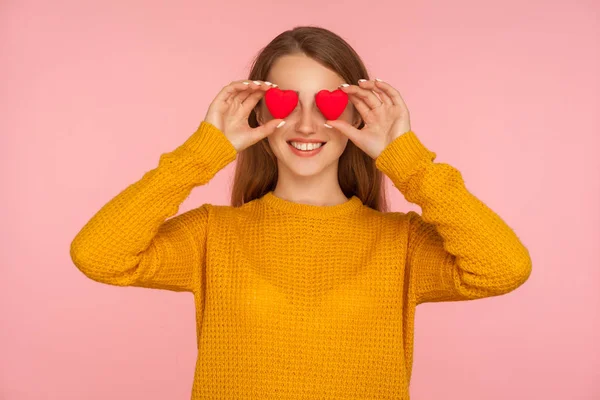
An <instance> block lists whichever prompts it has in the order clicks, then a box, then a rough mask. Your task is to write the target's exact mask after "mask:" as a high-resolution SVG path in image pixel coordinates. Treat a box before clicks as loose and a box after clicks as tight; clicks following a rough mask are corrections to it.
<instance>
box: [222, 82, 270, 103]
mask: <svg viewBox="0 0 600 400" xmlns="http://www.w3.org/2000/svg"><path fill="white" fill-rule="evenodd" d="M247 82H248V85H247V86H248V90H245V91H240V92H238V93H236V94H235V95H233V96H235V97H233V96H232V97H231V101H232V102H234V101H237V102H239V103H240V104H241V103H243V102H244V100H246V98H247V97H248V96H250V95H251V94H253V93H255V92H256V91H263V92H266V91H267V90H269V89H270V88H271V87H272V85H273V84H272V83H271V82H263V81H247Z"/></svg>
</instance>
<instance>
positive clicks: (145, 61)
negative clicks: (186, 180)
mask: <svg viewBox="0 0 600 400" xmlns="http://www.w3.org/2000/svg"><path fill="white" fill-rule="evenodd" d="M83 3H84V2H82V1H75V0H71V1H57V2H41V1H40V2H33V1H10V0H8V1H3V2H2V4H1V5H0V40H1V41H0V57H1V62H0V73H1V75H0V76H1V85H2V86H1V88H0V96H1V97H0V110H1V111H0V113H1V117H0V132H1V136H0V140H1V142H0V148H1V153H0V162H1V169H0V171H1V179H2V181H1V188H2V189H1V190H2V196H1V200H0V201H1V204H0V213H1V215H0V217H1V218H2V221H3V229H2V231H1V235H2V237H1V240H2V253H1V256H0V257H1V258H0V262H1V265H0V266H1V269H2V271H1V272H2V275H1V276H2V278H1V280H0V286H1V287H0V307H1V308H0V399H7V400H21V399H61V400H68V399H90V400H95V399H108V398H110V399H140V398H145V399H166V398H168V399H189V397H190V392H191V386H192V379H193V372H194V364H195V360H196V347H195V333H196V331H195V327H194V323H195V321H194V312H193V299H192V296H191V295H188V294H179V293H172V292H167V291H158V290H144V289H139V288H118V287H111V286H108V285H101V284H98V283H96V282H94V281H91V280H89V279H88V278H86V277H85V276H84V275H83V274H82V273H80V272H79V271H78V270H77V269H76V267H75V266H74V265H73V264H72V261H71V259H70V257H69V245H70V243H71V240H72V239H73V238H74V236H75V235H76V234H77V232H78V231H79V229H81V227H82V226H83V225H84V224H85V223H86V222H87V220H88V219H89V218H91V217H92V215H93V214H94V213H95V212H96V211H97V210H98V209H99V208H100V207H101V206H102V205H103V204H104V203H106V202H107V201H109V200H110V199H111V198H112V197H113V196H115V195H116V194H117V193H118V192H120V191H121V190H122V189H124V188H125V187H126V186H127V185H129V184H130V183H133V182H135V181H137V180H138V179H140V178H141V176H142V175H143V173H144V172H146V171H148V170H150V169H152V168H154V167H155V166H156V164H157V162H158V158H159V156H160V154H162V153H164V152H167V151H170V150H172V149H174V148H175V147H176V146H178V145H179V144H181V143H182V142H183V141H184V140H185V139H186V138H187V137H188V136H189V135H190V134H191V133H192V132H193V130H194V129H195V128H196V127H197V125H198V124H199V122H200V121H201V119H202V118H203V117H204V113H205V112H206V108H207V106H208V105H209V104H210V101H211V100H212V98H213V97H214V95H216V93H217V92H218V90H219V89H220V88H221V87H222V86H223V85H225V84H227V83H229V82H230V81H231V80H234V79H242V78H245V77H246V74H247V71H248V67H249V64H250V60H251V58H252V57H253V56H254V54H255V53H256V52H257V51H258V50H259V49H260V48H261V47H262V46H264V45H266V44H267V43H268V42H269V41H270V40H271V39H272V38H273V37H275V36H276V35H277V34H278V33H280V32H281V31H283V30H286V29H289V28H291V27H293V26H296V25H305V24H315V25H321V26H324V27H326V28H329V29H331V30H333V31H334V32H337V33H339V34H340V35H342V36H343V37H345V38H346V39H347V40H348V41H349V42H350V44H351V45H352V46H354V47H355V49H356V50H357V51H358V52H359V54H361V55H362V57H363V58H364V60H365V62H366V63H367V67H368V68H369V69H370V71H371V73H372V76H373V77H381V78H382V79H384V80H387V81H389V82H390V83H392V84H393V85H394V86H395V87H397V88H398V89H399V90H400V92H401V93H402V95H403V97H404V99H405V101H406V102H407V104H408V107H409V109H410V111H411V121H412V125H413V129H414V130H415V132H416V133H417V134H418V135H419V137H420V138H421V140H422V141H423V142H424V143H425V144H426V145H427V146H428V147H429V148H430V149H432V150H434V151H435V152H436V153H437V154H438V158H437V161H438V162H447V163H450V164H451V165H453V166H455V167H457V168H458V169H459V170H460V171H461V172H462V174H463V177H464V179H465V182H466V184H467V187H468V188H469V189H470V190H471V191H472V192H473V193H474V194H475V195H477V196H478V197H479V198H480V199H481V200H483V201H484V202H485V203H486V204H488V205H489V206H490V207H491V208H492V209H494V210H495V211H496V212H497V213H499V214H500V215H501V216H502V217H503V218H504V219H505V221H506V222H507V223H508V224H509V225H511V226H512V227H513V228H514V229H515V231H516V232H517V234H518V235H519V236H520V237H521V238H522V240H523V241H524V243H525V244H526V245H527V247H528V248H529V250H530V252H531V255H532V259H533V274H532V276H531V278H530V279H529V281H528V282H526V283H525V285H524V286H522V287H521V288H520V289H518V290H517V291H515V292H513V293H510V294H508V295H506V296H502V297H498V298H489V299H483V300H479V301H473V302H463V303H442V304H426V305H422V306H420V307H419V310H418V313H417V321H416V333H415V335H416V336H415V340H416V342H415V362H414V373H413V380H412V386H411V393H412V397H413V398H414V399H418V400H429V399H431V400H433V399H436V400H437V399H461V400H465V399H477V400H479V399H509V398H510V399H547V400H550V399H561V400H562V399H570V400H575V399H577V400H583V399H588V400H591V399H599V398H600V344H599V341H598V336H599V331H600V329H599V327H600V312H599V306H600V250H599V246H600V163H599V158H598V149H599V144H600V143H599V133H600V129H599V128H600V124H599V110H600V99H599V97H600V82H599V71H600V57H599V53H600V44H599V38H600V26H599V15H598V14H599V11H600V3H598V2H597V1H595V0H589V1H567V0H563V1H522V0H519V1H515V0H505V1H501V2H491V1H478V0H458V1H456V0H455V1H451V2H450V1H442V0H440V1H419V2H401V1H398V0H393V1H389V2H381V1H376V2H366V3H365V2H364V1H346V2H344V3H340V2H338V3H336V2H330V3H329V4H328V3H327V2H323V1H305V0H303V1H302V2H300V1H298V2H294V3H292V2H286V4H285V5H273V3H272V2H271V1H248V2H241V1H239V2H236V3H235V4H234V3H233V2H230V1H229V2H227V1H219V2H208V1H201V2H200V1H198V2H191V1H190V2H183V1H179V2H174V1H170V2H167V1H163V2H159V1H141V0H140V1H127V2H121V1H116V0H112V1H102V2H99V1H97V2H95V4H94V5H91V4H88V5H85V4H83ZM209 3H214V4H209ZM325 5H326V6H325ZM233 167H234V164H231V165H229V166H228V167H226V168H225V169H224V170H223V171H221V172H219V174H217V176H216V177H215V178H214V179H213V180H212V181H211V182H210V183H209V184H208V185H206V186H203V187H198V188H196V189H195V190H194V191H193V193H192V195H191V196H190V197H189V198H188V199H187V200H186V201H185V202H184V203H183V204H182V207H181V208H180V212H183V211H187V210H189V209H190V208H192V207H196V206H199V205H200V204H201V203H202V202H210V203H213V204H227V201H228V198H229V197H228V196H229V191H230V182H231V177H232V173H233ZM389 188H390V193H391V200H392V204H393V210H394V211H407V210H410V209H417V210H418V208H417V207H416V206H414V205H412V204H408V203H406V201H405V200H404V198H403V196H402V195H401V194H400V193H398V192H396V191H395V189H394V188H393V187H392V186H389Z"/></svg>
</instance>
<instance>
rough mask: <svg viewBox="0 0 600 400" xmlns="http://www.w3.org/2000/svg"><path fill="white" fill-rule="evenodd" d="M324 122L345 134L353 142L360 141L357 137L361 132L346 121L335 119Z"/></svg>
mask: <svg viewBox="0 0 600 400" xmlns="http://www.w3.org/2000/svg"><path fill="white" fill-rule="evenodd" d="M326 124H327V125H329V126H331V127H333V128H335V129H337V130H339V131H340V132H341V133H342V134H344V135H345V136H347V137H348V138H349V139H350V140H352V141H353V142H355V143H359V142H360V137H359V135H360V133H361V132H360V130H359V129H356V128H355V127H354V126H352V125H351V124H349V123H347V122H346V121H343V120H340V119H336V120H333V121H327V122H326ZM357 140H358V142H357Z"/></svg>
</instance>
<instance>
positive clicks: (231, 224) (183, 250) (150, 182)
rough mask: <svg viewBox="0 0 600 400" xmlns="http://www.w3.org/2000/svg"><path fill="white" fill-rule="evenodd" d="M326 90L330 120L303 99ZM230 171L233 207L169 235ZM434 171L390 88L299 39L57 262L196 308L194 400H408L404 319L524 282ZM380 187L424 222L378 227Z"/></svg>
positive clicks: (507, 251) (264, 59) (515, 260)
mask: <svg viewBox="0 0 600 400" xmlns="http://www.w3.org/2000/svg"><path fill="white" fill-rule="evenodd" d="M273 87H278V88H279V89H281V90H293V91H296V92H297V93H298V96H299V97H298V103H297V106H296V108H295V109H293V111H291V113H290V114H289V115H288V116H286V117H285V118H283V119H282V118H274V117H273V116H272V115H271V114H270V111H269V110H270V109H269V108H268V107H267V105H266V104H265V102H264V101H262V100H264V96H265V93H266V91H267V90H269V89H271V88H273ZM337 88H340V90H342V91H343V92H345V93H346V94H347V95H348V99H349V102H348V104H347V107H346V108H345V109H344V110H343V113H342V114H341V115H340V117H339V118H337V119H335V120H327V119H326V118H325V117H324V115H323V114H322V113H321V110H320V109H319V107H317V106H316V105H315V95H316V94H317V93H318V92H319V91H321V90H323V89H327V90H328V91H332V90H335V89H337ZM306 141H313V142H318V143H324V144H323V145H321V146H320V147H319V148H317V149H313V150H307V149H310V148H305V150H302V149H303V144H302V143H301V142H306ZM296 147H298V148H299V149H297V148H296ZM236 158H237V169H236V173H235V182H234V186H233V191H232V205H231V206H216V205H211V204H207V203H205V204H202V205H201V206H200V207H198V208H195V209H192V210H191V211H188V212H185V213H183V214H181V215H179V216H176V217H174V218H170V219H168V220H167V218H169V217H172V216H173V215H175V214H176V213H177V211H178V208H179V206H180V204H181V203H182V202H183V201H184V200H185V199H186V197H187V196H188V195H189V194H190V192H191V190H192V189H193V188H194V187H195V186H198V185H204V184H206V183H207V182H209V180H210V179H211V178H212V177H213V176H214V175H215V174H216V173H217V172H218V171H219V170H221V169H222V168H223V167H225V166H226V165H227V164H229V163H230V162H232V161H233V160H234V159H236ZM434 159H435V153H433V152H432V151H430V150H428V149H427V148H426V147H425V146H424V145H423V144H422V143H421V142H420V141H419V139H418V138H417V136H416V134H415V133H414V132H413V131H412V130H411V126H410V121H409V113H408V109H407V107H406V105H405V103H404V101H403V100H402V97H401V96H400V93H399V92H398V91H397V90H396V89H395V88H394V87H392V86H391V85H389V84H388V83H386V82H383V81H381V80H371V79H369V78H368V74H367V71H366V69H365V67H364V65H363V63H362V61H361V60H360V58H359V57H358V56H357V55H356V53H355V52H354V51H353V50H352V48H351V47H350V46H349V45H348V44H347V43H346V42H345V41H344V40H343V39H341V38H340V37H339V36H337V35H335V34H334V33H332V32H330V31H328V30H325V29H322V28H317V27H298V28H295V29H293V30H290V31H286V32H284V33H282V34H281V35H279V36H278V37H276V38H275V39H274V40H273V41H272V42H271V43H270V44H269V45H268V46H266V47H265V48H264V49H263V50H262V51H261V52H260V54H259V55H258V56H257V59H256V60H255V62H254V65H253V68H252V71H251V73H250V76H249V80H248V81H235V82H232V83H230V84H229V85H226V86H225V87H224V88H223V89H222V90H221V92H220V93H219V94H218V95H217V96H216V98H215V99H214V101H213V102H212V103H211V105H210V106H209V109H208V111H207V113H206V116H205V119H204V121H203V122H202V123H201V124H200V126H199V128H198V130H197V131H196V132H195V133H194V134H192V135H191V136H190V137H189V139H188V140H186V141H185V143H183V144H182V145H181V146H179V147H178V148H177V149H175V150H173V151H171V152H169V153H164V154H162V155H161V157H160V161H159V163H158V166H157V167H156V168H155V169H153V170H151V171H149V172H147V173H146V174H145V175H144V176H143V177H142V178H141V179H140V180H139V181H138V182H136V183H134V184H132V185H130V186H129V187H127V188H126V189H125V190H124V191H122V192H121V193H120V194H119V195H118V196H116V197H115V198H114V199H112V200H111V201H110V202H108V203H107V204H106V205H105V206H104V207H102V209H101V210H99V211H98V212H97V214H96V215H95V216H94V217H93V218H92V219H91V220H90V221H89V222H88V223H87V224H86V225H85V227H83V229H82V230H81V232H80V233H79V234H78V235H77V237H76V238H75V239H74V241H73V243H72V246H71V256H72V259H73V261H74V263H75V264H76V265H77V267H78V268H79V269H80V270H81V271H82V272H83V273H84V274H85V275H87V276H88V277H90V278H91V279H94V280H96V281H99V282H103V283H107V284H113V285H120V286H127V285H129V286H141V287H148V288H158V289H168V290H174V291H188V292H191V293H193V294H194V298H195V305H196V317H197V334H198V336H197V337H198V361H197V363H196V372H195V377H194V384H193V394H192V398H193V399H200V398H206V399H237V398H256V399H260V398H281V399H291V398H303V399H306V398H329V399H334V398H335V399H342V398H343V399H366V398H380V399H383V398H389V399H391V398H394V399H397V398H404V399H408V398H409V382H410V376H411V366H412V356H413V331H414V327H413V322H414V313H415V308H416V305H417V304H420V303H424V302H436V301H457V300H469V299H478V298H483V297H489V296H498V295H502V294H505V293H508V292H510V291H512V290H514V289H515V288H517V287H518V286H520V285H521V284H522V283H523V282H524V281H525V280H527V278H528V277H529V275H530V273H531V260H530V257H529V253H528V250H527V249H526V248H525V247H524V246H523V244H522V243H521V242H520V240H519V238H518V237H517V236H516V234H515V233H514V232H513V231H512V229H511V228H510V227H508V226H507V225H506V224H505V223H504V222H503V220H502V219H501V218H500V217H499V216H498V215H496V214H495V213H494V212H493V211H492V210H490V209H489V208H488V207H487V206H486V205H485V204H484V203H483V202H481V201H480V200H479V199H477V198H476V197H475V196H474V195H473V194H471V193H470V192H469V191H468V190H467V189H466V188H465V185H464V182H463V179H462V177H461V174H460V172H459V171H458V170H456V169H455V168H453V167H451V166H450V165H448V164H442V163H434V162H433V161H434ZM383 174H385V175H387V176H388V177H389V178H390V179H391V180H392V182H393V183H394V186H395V187H396V188H397V189H398V190H400V191H401V192H402V193H403V194H404V196H405V197H406V199H407V200H408V201H411V202H414V203H416V204H418V205H419V206H421V209H422V215H420V214H418V213H416V212H414V211H411V212H408V213H400V212H389V211H387V210H386V202H385V194H384V192H383V185H382V182H383V181H382V178H383Z"/></svg>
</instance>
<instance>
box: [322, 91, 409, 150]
mask: <svg viewBox="0 0 600 400" xmlns="http://www.w3.org/2000/svg"><path fill="white" fill-rule="evenodd" d="M340 89H341V90H343V91H344V92H346V93H347V94H348V100H350V101H351V102H352V104H354V106H355V107H356V110H357V111H358V112H359V114H360V115H361V117H362V119H363V121H364V123H365V126H364V127H363V128H362V129H356V128H355V127H353V126H352V125H350V124H349V123H347V122H346V121H342V120H335V121H327V124H328V125H330V126H332V127H334V128H336V129H338V130H339V131H340V132H342V133H343V134H345V135H346V136H348V138H349V139H350V140H352V142H353V143H354V144H356V146H358V148H360V149H361V150H363V151H364V152H365V153H367V154H368V155H369V156H371V157H372V158H374V159H375V158H377V157H378V156H379V155H380V154H381V152H382V151H383V150H384V149H385V148H386V147H387V145H388V144H390V143H391V142H392V141H394V139H396V138H398V137H399V136H400V135H402V134H403V133H406V132H408V131H410V130H411V128H410V115H409V112H408V108H407V107H406V104H404V100H403V99H402V97H401V96H400V93H399V92H398V91H397V90H396V89H394V88H393V87H392V86H391V85H389V84H388V83H385V82H383V81H379V80H370V81H366V80H365V81H359V83H358V85H348V86H340ZM376 94H377V95H378V96H379V98H378V97H377V95H376ZM380 99H381V100H380Z"/></svg>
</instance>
